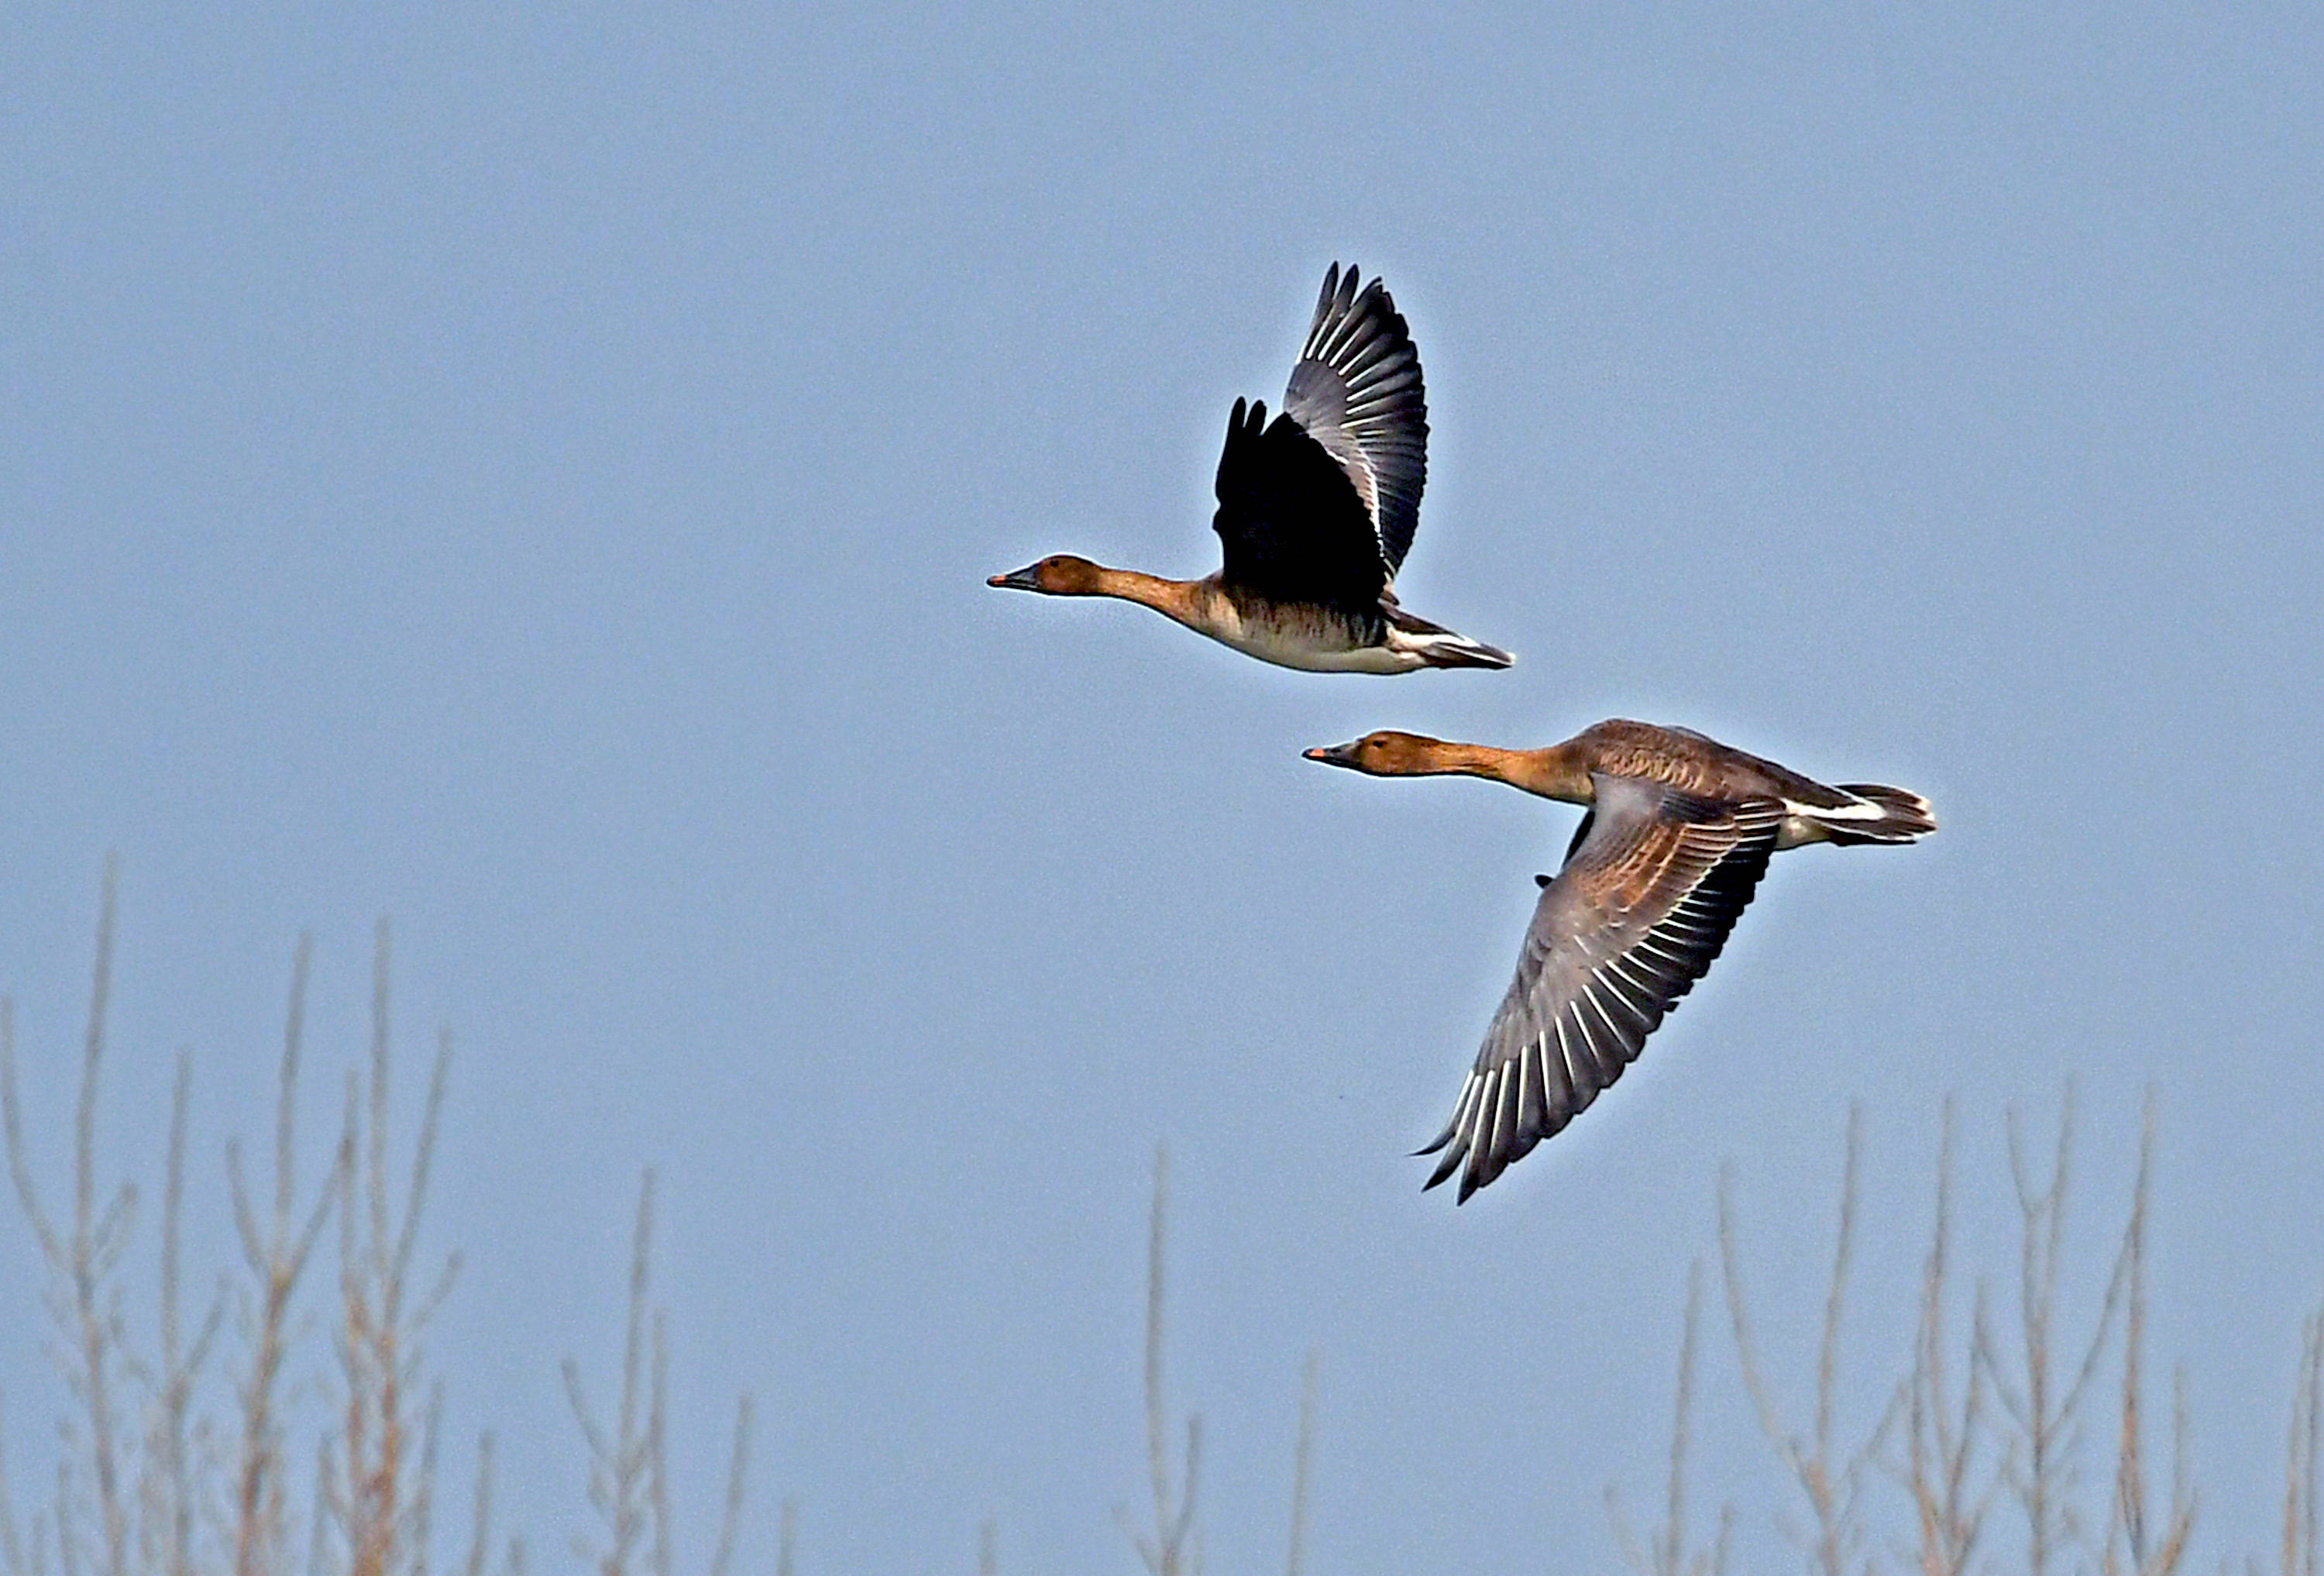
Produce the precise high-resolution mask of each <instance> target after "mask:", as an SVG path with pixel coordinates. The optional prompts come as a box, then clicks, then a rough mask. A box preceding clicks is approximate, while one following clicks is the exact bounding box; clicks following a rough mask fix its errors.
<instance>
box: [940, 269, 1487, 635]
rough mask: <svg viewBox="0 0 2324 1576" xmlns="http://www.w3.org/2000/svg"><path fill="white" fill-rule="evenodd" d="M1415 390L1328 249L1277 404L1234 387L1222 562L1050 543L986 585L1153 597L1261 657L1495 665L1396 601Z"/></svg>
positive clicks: (1422, 478) (1420, 399) (1149, 600)
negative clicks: (1191, 574) (1173, 574)
mask: <svg viewBox="0 0 2324 1576" xmlns="http://www.w3.org/2000/svg"><path fill="white" fill-rule="evenodd" d="M1427 447H1428V402H1427V399H1426V397H1425V392H1424V391H1423V389H1422V386H1421V377H1420V355H1419V353H1418V352H1417V351H1416V350H1415V349H1414V348H1413V346H1412V336H1411V333H1410V331H1409V329H1408V328H1407V327H1406V325H1405V321H1404V317H1403V315H1402V314H1401V313H1399V312H1398V311H1397V309H1396V303H1395V302H1394V301H1393V300H1389V299H1388V290H1387V288H1386V287H1385V286H1383V285H1382V284H1381V283H1380V281H1378V280H1374V281H1372V282H1371V283H1369V285H1365V286H1364V287H1363V288H1362V289H1361V290H1359V289H1358V288H1357V275H1356V271H1355V270H1354V269H1352V268H1351V269H1349V270H1347V271H1346V272H1344V273H1342V272H1341V270H1340V266H1339V264H1337V263H1333V265H1332V268H1331V271H1330V272H1327V273H1326V274H1325V275H1324V276H1323V294H1322V295H1321V297H1319V298H1318V299H1317V300H1316V303H1315V317H1314V321H1313V323H1311V324H1310V325H1309V327H1308V330H1307V341H1306V345H1305V348H1303V349H1302V350H1301V352H1300V355H1299V362H1298V364H1297V365H1296V366H1295V367H1293V368H1292V370H1291V382H1290V386H1289V387H1288V388H1287V389H1286V391H1285V392H1284V396H1283V410H1281V412H1280V413H1278V414H1277V416H1276V417H1275V419H1273V420H1272V421H1269V420H1268V415H1267V407H1266V405H1264V404H1263V403H1259V402H1254V401H1242V400H1237V401H1235V405H1234V413H1233V414H1232V415H1231V416H1230V417H1229V418H1228V419H1227V438H1226V447H1225V449H1224V451H1223V452H1222V453H1221V455H1220V456H1219V471H1218V482H1217V493H1218V499H1219V508H1218V512H1217V514H1216V515H1215V516H1214V517H1213V521H1212V524H1213V527H1214V529H1216V530H1217V531H1218V533H1219V541H1220V547H1221V549H1222V558H1223V560H1224V562H1223V563H1222V566H1221V567H1220V569H1219V571H1218V572H1217V573H1216V574H1214V575H1209V576H1204V577H1203V578H1202V579H1200V580H1167V579H1164V578H1162V577H1161V576H1155V575H1147V574H1142V573H1140V572H1139V571H1138V570H1135V569H1110V568H1107V567H1105V566H1104V565H1102V564H1093V563H1091V562H1090V561H1089V560H1088V559H1087V558H1075V557H1074V556H1073V555H1072V554H1070V553H1060V554H1056V555H1055V556H1053V557H1050V558H1043V559H1041V560H1040V561H1039V562H1038V563H1034V564H1028V565H1027V566H1026V567H1024V568H1022V569H1018V570H1014V571H1012V572H1011V573H1010V574H1006V575H995V576H992V577H991V579H990V580H988V581H986V582H985V584H987V585H998V586H1001V587H1002V588H1004V589H1007V590H1011V591H1037V592H1040V593H1042V594H1046V595H1049V596H1111V597H1115V598H1118V599H1120V600H1121V601H1124V602H1134V603H1137V604H1139V605H1140V606H1142V607H1150V608H1152V609H1154V611H1156V612H1157V613H1161V614H1163V615H1164V616H1165V617H1167V618H1171V619H1175V620H1176V621H1177V622H1180V623H1182V624H1185V626H1186V627H1187V628H1188V629H1191V630H1194V631H1198V632H1199V633H1202V634H1205V635H1208V636H1210V637H1211V638H1212V639H1213V640H1214V641H1221V642H1222V643H1224V644H1226V645H1229V646H1232V647H1233V648H1234V649H1235V650H1238V651H1242V652H1245V653H1247V654H1249V655H1250V656H1253V657H1256V658H1258V659H1259V660H1261V661H1263V662H1273V663H1276V664H1277V665H1278V666H1280V667H1285V668H1305V669H1307V670H1309V671H1312V672H1322V673H1409V672H1411V671H1413V670H1414V669H1416V668H1506V667H1508V665H1509V660H1510V659H1509V654H1508V652H1506V651H1503V650H1498V649H1497V648H1495V647H1492V646H1488V645H1485V644H1483V643H1482V642H1480V641H1471V640H1469V639H1467V638H1466V637H1464V636H1462V635H1457V634H1454V633H1453V632H1452V631H1451V630H1448V629H1444V628H1443V627H1441V626H1439V625H1436V624H1433V623H1430V622H1428V621H1427V620H1425V619H1423V618H1416V617H1415V616H1414V615H1413V614H1411V613H1406V612H1405V611H1404V609H1403V607H1402V606H1401V605H1400V604H1398V603H1397V598H1396V587H1395V580H1396V573H1397V569H1398V568H1399V567H1402V565H1403V563H1404V555H1405V553H1406V550H1407V549H1408V548H1410V547H1411V546H1412V533H1413V530H1414V528H1415V527H1416V525H1417V524H1418V522H1419V517H1420V493H1421V490H1422V488H1423V486H1424V485H1425V484H1426V482H1427V479H1428V455H1427Z"/></svg>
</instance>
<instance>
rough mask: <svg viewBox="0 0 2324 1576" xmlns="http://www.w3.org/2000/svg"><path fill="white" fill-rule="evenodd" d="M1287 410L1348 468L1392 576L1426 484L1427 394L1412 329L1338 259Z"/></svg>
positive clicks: (1294, 373) (1326, 278)
mask: <svg viewBox="0 0 2324 1576" xmlns="http://www.w3.org/2000/svg"><path fill="white" fill-rule="evenodd" d="M1283 409H1284V410H1285V411H1286V412H1287V413H1288V414H1289V415H1290V416H1291V417H1292V419H1295V420H1296V421H1297V422H1298V423H1299V425H1300V426H1302V427H1304V428H1305V429H1307V432H1308V434H1309V435H1310V436H1311V437H1313V438H1314V439H1315V441H1316V442H1318V443H1320V444H1322V445H1323V448H1324V450H1325V452H1326V453H1328V454H1330V456H1332V458H1333V459H1334V460H1336V461H1337V462H1338V463H1339V465H1340V468H1341V469H1342V470H1343V471H1345V472H1346V473H1347V474H1348V480H1349V481H1350V482H1351V483H1352V484H1354V486H1355V489H1356V495H1357V496H1358V497H1359V498H1360V500H1362V502H1363V507H1364V512H1365V514H1366V515H1367V516H1368V517H1369V521H1370V523H1371V526H1372V529H1373V531H1374V534H1375V535H1376V536H1377V537H1378V538H1379V556H1380V560H1381V562H1382V563H1384V564H1386V565H1387V566H1388V577H1389V578H1390V579H1393V578H1395V576H1396V572H1397V569H1398V568H1399V567H1402V566H1403V563H1404V555H1405V553H1406V551H1407V550H1409V549H1410V548H1411V546H1412V532H1413V529H1414V527H1415V526H1416V525H1417V524H1418V523H1419V521H1420V492H1421V489H1422V487H1424V486H1425V485H1426V484H1427V481H1428V400H1427V396H1426V393H1425V391H1424V390H1423V388H1422V386H1421V380H1420V353H1419V352H1418V351H1416V350H1415V349H1414V348H1413V346H1412V332H1411V330H1410V329H1409V328H1408V327H1406V324H1405V321H1404V316H1403V314H1402V313H1400V312H1398V311H1397V309H1396V303H1395V302H1394V301H1393V300H1389V299H1388V290H1387V289H1386V288H1385V287H1384V286H1382V284H1381V283H1380V281H1379V280H1377V279H1375V280H1374V281H1371V283H1369V284H1368V285H1366V286H1365V287H1364V288H1363V289H1362V290H1357V288H1356V271H1355V270H1354V269H1353V268H1351V269H1349V270H1348V271H1347V272H1344V273H1342V272H1341V271H1340V265H1339V264H1338V263H1333V265H1332V268H1331V271H1330V272H1327V273H1325V274H1324V275H1323V294H1322V296H1321V297H1320V298H1318V300H1316V302H1315V320H1314V323H1312V324H1310V325H1309V326H1308V329H1307V344H1306V346H1305V348H1303V349H1302V350H1301V351H1300V353H1299V364H1297V365H1296V366H1295V367H1293V368H1292V369H1291V386H1290V389H1289V391H1288V392H1286V393H1285V394H1284V396H1283Z"/></svg>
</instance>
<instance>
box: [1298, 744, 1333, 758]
mask: <svg viewBox="0 0 2324 1576" xmlns="http://www.w3.org/2000/svg"><path fill="white" fill-rule="evenodd" d="M1299 757H1300V759H1301V760H1331V759H1332V752H1331V751H1329V750H1326V749H1324V748H1323V746H1322V745H1321V744H1318V745H1317V746H1315V748H1314V749H1313V750H1302V751H1300V752H1299Z"/></svg>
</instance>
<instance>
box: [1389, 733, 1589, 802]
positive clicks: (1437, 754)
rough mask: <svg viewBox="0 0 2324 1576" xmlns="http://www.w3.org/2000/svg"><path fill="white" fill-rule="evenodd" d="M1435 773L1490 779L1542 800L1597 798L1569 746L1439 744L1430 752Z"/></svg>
mask: <svg viewBox="0 0 2324 1576" xmlns="http://www.w3.org/2000/svg"><path fill="white" fill-rule="evenodd" d="M1430 753H1431V754H1432V755H1433V756H1434V759H1435V760H1437V761H1439V762H1441V763H1442V764H1440V765H1439V766H1438V767H1437V768H1436V770H1439V771H1446V772H1458V773H1460V774H1462V776H1466V777H1482V778H1489V779H1491V780H1493V781H1494V782H1505V783H1507V784H1508V785H1509V786H1510V787H1511V788H1523V789H1524V790H1525V791H1526V793H1529V794H1539V795H1540V796H1541V797H1543V798H1545V799H1560V800H1563V802H1565V803H1566V804H1569V805H1586V804H1588V803H1590V802H1591V799H1592V798H1594V797H1596V793H1595V791H1594V790H1593V789H1592V788H1591V783H1590V773H1589V771H1588V770H1587V769H1586V768H1585V767H1584V766H1583V764H1582V760H1581V759H1580V756H1579V752H1578V751H1575V750H1573V749H1572V746H1571V745H1568V744H1553V745H1551V746H1550V747H1549V748H1547V749H1546V750H1499V749H1496V748H1494V747H1493V746H1492V745H1490V744H1452V743H1446V744H1440V745H1438V746H1437V747H1436V749H1435V750H1434V751H1431V752H1430Z"/></svg>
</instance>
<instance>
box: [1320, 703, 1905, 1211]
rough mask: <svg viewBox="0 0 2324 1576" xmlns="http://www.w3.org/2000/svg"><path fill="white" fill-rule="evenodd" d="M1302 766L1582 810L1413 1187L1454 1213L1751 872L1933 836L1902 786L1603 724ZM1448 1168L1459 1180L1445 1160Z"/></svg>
mask: <svg viewBox="0 0 2324 1576" xmlns="http://www.w3.org/2000/svg"><path fill="white" fill-rule="evenodd" d="M1306 754H1307V759H1308V760H1321V761H1323V762H1326V763H1327V764H1330V765H1333V766H1344V767H1348V768H1351V770H1356V771H1361V772H1368V773H1369V774H1371V775H1372V776H1374V777H1429V776H1439V775H1462V776H1469V777H1482V778H1489V779H1492V780H1494V781H1496V782H1505V783H1508V785H1509V786H1510V787H1512V788H1523V789H1524V790H1525V791H1526V792H1527V793H1530V794H1539V795H1540V796H1542V797H1544V798H1551V799H1559V800H1563V802H1565V803H1567V804H1573V805H1586V806H1589V813H1588V814H1586V815H1585V816H1582V825H1580V826H1579V827H1577V828H1576V829H1575V831H1574V834H1573V841H1572V843H1571V844H1570V845H1569V846H1568V847H1567V849H1566V851H1565V862H1564V864H1563V866H1562V867H1560V869H1559V870H1558V872H1557V874H1556V875H1555V876H1554V877H1551V876H1537V877H1535V880H1536V881H1538V882H1539V883H1540V886H1541V889H1542V892H1541V900H1540V902H1539V903H1538V904H1537V905H1536V906H1535V909H1534V916H1533V924H1532V926H1530V927H1529V928H1528V929H1527V930H1526V938H1525V946H1524V948H1523V950H1522V951H1520V952H1519V954H1517V978H1516V979H1515V980H1514V981H1512V982H1510V985H1509V990H1508V995H1507V996H1505V997H1503V998H1502V1000H1501V1005H1500V1009H1499V1011H1497V1012H1496V1013H1494V1014H1493V1021H1492V1026H1491V1027H1490V1028H1488V1029H1487V1030H1486V1031H1485V1044H1484V1047H1483V1048H1482V1049H1481V1050H1480V1051H1479V1052H1478V1053H1477V1061H1476V1064H1475V1066H1474V1067H1472V1068H1471V1070H1470V1073H1469V1078H1468V1082H1467V1083H1463V1084H1462V1088H1461V1098H1460V1101H1459V1102H1458V1103H1457V1104H1455V1105H1454V1107H1453V1109H1452V1120H1449V1121H1447V1122H1446V1123H1445V1124H1444V1130H1443V1132H1441V1133H1439V1134H1437V1135H1436V1138H1435V1140H1434V1142H1433V1143H1431V1144H1430V1145H1429V1146H1428V1147H1426V1148H1425V1149H1423V1150H1421V1151H1420V1153H1422V1154H1424V1155H1432V1154H1435V1153H1437V1152H1438V1151H1440V1150H1441V1151H1443V1159H1442V1160H1440V1161H1439V1162H1438V1163H1437V1166H1436V1170H1435V1173H1434V1175H1431V1176H1430V1177H1429V1179H1428V1181H1427V1184H1426V1186H1428V1187H1434V1186H1435V1185H1436V1184H1439V1183H1441V1182H1443V1181H1444V1180H1445V1179H1446V1178H1448V1177H1450V1176H1451V1175H1452V1173H1453V1172H1454V1171H1456V1170H1462V1166H1463V1163H1464V1162H1465V1163H1466V1169H1465V1170H1462V1177H1461V1202H1462V1203H1467V1202H1468V1198H1469V1195H1470V1194H1472V1193H1474V1192H1476V1191H1477V1190H1478V1189H1479V1188H1480V1187H1482V1186H1484V1185H1485V1184H1487V1183H1489V1182H1491V1181H1492V1180H1493V1179H1494V1178H1495V1177H1497V1176H1499V1175H1500V1174H1501V1173H1502V1172H1503V1171H1504V1170H1506V1169H1508V1166H1510V1165H1511V1164H1513V1163H1514V1162H1516V1161H1517V1160H1518V1159H1520V1158H1522V1157H1524V1156H1525V1155H1526V1152H1527V1151H1529V1150H1530V1149H1532V1147H1534V1146H1535V1144H1538V1143H1540V1142H1541V1141H1542V1140H1543V1139H1544V1138H1549V1137H1551V1136H1552V1135H1553V1134H1554V1133H1556V1132H1557V1131H1558V1129H1561V1128H1563V1127H1564V1126H1565V1124H1566V1123H1567V1122H1570V1121H1572V1120H1573V1119H1574V1117H1575V1116H1576V1115H1578V1114H1580V1112H1581V1111H1582V1109H1583V1108H1584V1107H1586V1106H1587V1105H1589V1103H1590V1102H1591V1101H1592V1100H1594V1099H1596V1098H1597V1095H1598V1092H1599V1091H1600V1090H1601V1089H1604V1088H1605V1087H1606V1086H1607V1085H1608V1084H1609V1083H1613V1082H1614V1080H1616V1079H1617V1078H1619V1077H1620V1076H1621V1075H1622V1069H1623V1068H1624V1067H1626V1066H1628V1064H1630V1063H1631V1062H1632V1061H1634V1060H1635V1059H1636V1058H1637V1055H1638V1051H1639V1048H1640V1047H1641V1046H1644V1045H1645V1044H1646V1037H1647V1036H1648V1035H1650V1034H1652V1033H1654V1031H1655V1028H1656V1027H1657V1026H1659V1025H1660V1024H1661V1022H1662V1020H1663V1017H1664V1015H1665V1013H1667V1012H1669V1011H1670V1010H1671V1009H1672V1008H1673V1007H1674V1006H1675V1005H1676V1004H1677V1002H1678V999H1679V998H1680V997H1682V996H1683V995H1685V994H1686V993H1687V991H1690V990H1692V989H1693V987H1694V982H1696V981H1697V980H1700V979H1701V978H1702V976H1703V972H1704V971H1706V970H1707V969H1709V968H1710V967H1711V960H1712V959H1714V958H1716V957H1717V956H1718V955H1719V953H1720V948H1721V947H1723V946H1725V945H1727V936H1728V934H1729V932H1730V931H1732V930H1733V929H1734V928H1735V921H1736V918H1737V917H1738V916H1739V915H1740V914H1741V913H1742V912H1743V908H1744V906H1745V905H1746V904H1748V903H1749V902H1750V900H1751V894H1752V891H1753V889H1755V888H1757V886H1758V884H1759V878H1760V877H1761V876H1762V875H1764V874H1765V873H1766V869H1767V856H1768V855H1770V854H1772V853H1775V852H1776V851H1777V850H1778V849H1784V848H1796V847H1798V846H1799V845H1800V844H1802V843H1841V844H1850V843H1911V842H1913V841H1914V840H1915V839H1916V838H1919V837H1922V836H1924V835H1926V834H1928V833H1931V832H1933V831H1935V830H1936V825H1937V824H1936V821H1935V820H1934V819H1933V818H1932V816H1930V814H1929V802H1928V801H1927V800H1926V799H1924V798H1923V797H1920V796H1919V795H1918V794H1913V793H1907V792H1905V791H1904V789H1902V788H1881V787H1878V786H1877V785H1872V784H1864V783H1850V784H1846V785H1843V786H1841V787H1839V788H1827V787H1825V786H1824V785H1823V784H1821V783H1820V782H1816V781H1813V780H1812V779H1808V778H1804V777H1802V776H1801V775H1800V774H1799V773H1798V772H1795V771H1793V770H1789V769H1788V768H1786V767H1782V766H1778V765H1776V764H1775V762H1774V761H1772V760H1760V759H1759V758H1758V757H1757V756H1756V755H1747V754H1745V753H1744V752H1743V751H1740V750H1732V749H1729V747H1728V746H1726V745H1724V744H1721V743H1719V742H1716V741H1715V740H1711V739H1707V738H1705V737H1703V736H1702V735H1701V733H1694V732H1692V730H1690V729H1686V728H1664V727H1656V726H1655V725H1654V724H1652V723H1632V722H1623V721H1612V722H1604V723H1598V724H1597V725H1596V726H1595V727H1591V728H1587V729H1584V730H1583V731H1582V733H1578V734H1576V735H1575V736H1574V737H1572V738H1571V739H1568V740H1567V741H1566V742H1564V743H1563V744H1553V745H1551V746H1550V747H1549V748H1547V749H1545V750H1497V749H1494V748H1492V747H1491V746H1489V745H1484V744H1456V743H1448V742H1444V741H1443V740H1439V739H1430V738H1425V737H1423V736H1421V735H1419V734H1416V733H1372V734H1368V735H1367V736H1365V737H1364V738H1361V739H1359V740H1357V741H1355V742H1353V743H1350V744H1339V745H1334V746H1332V747H1331V748H1328V749H1318V750H1310V751H1307V752H1306Z"/></svg>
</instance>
